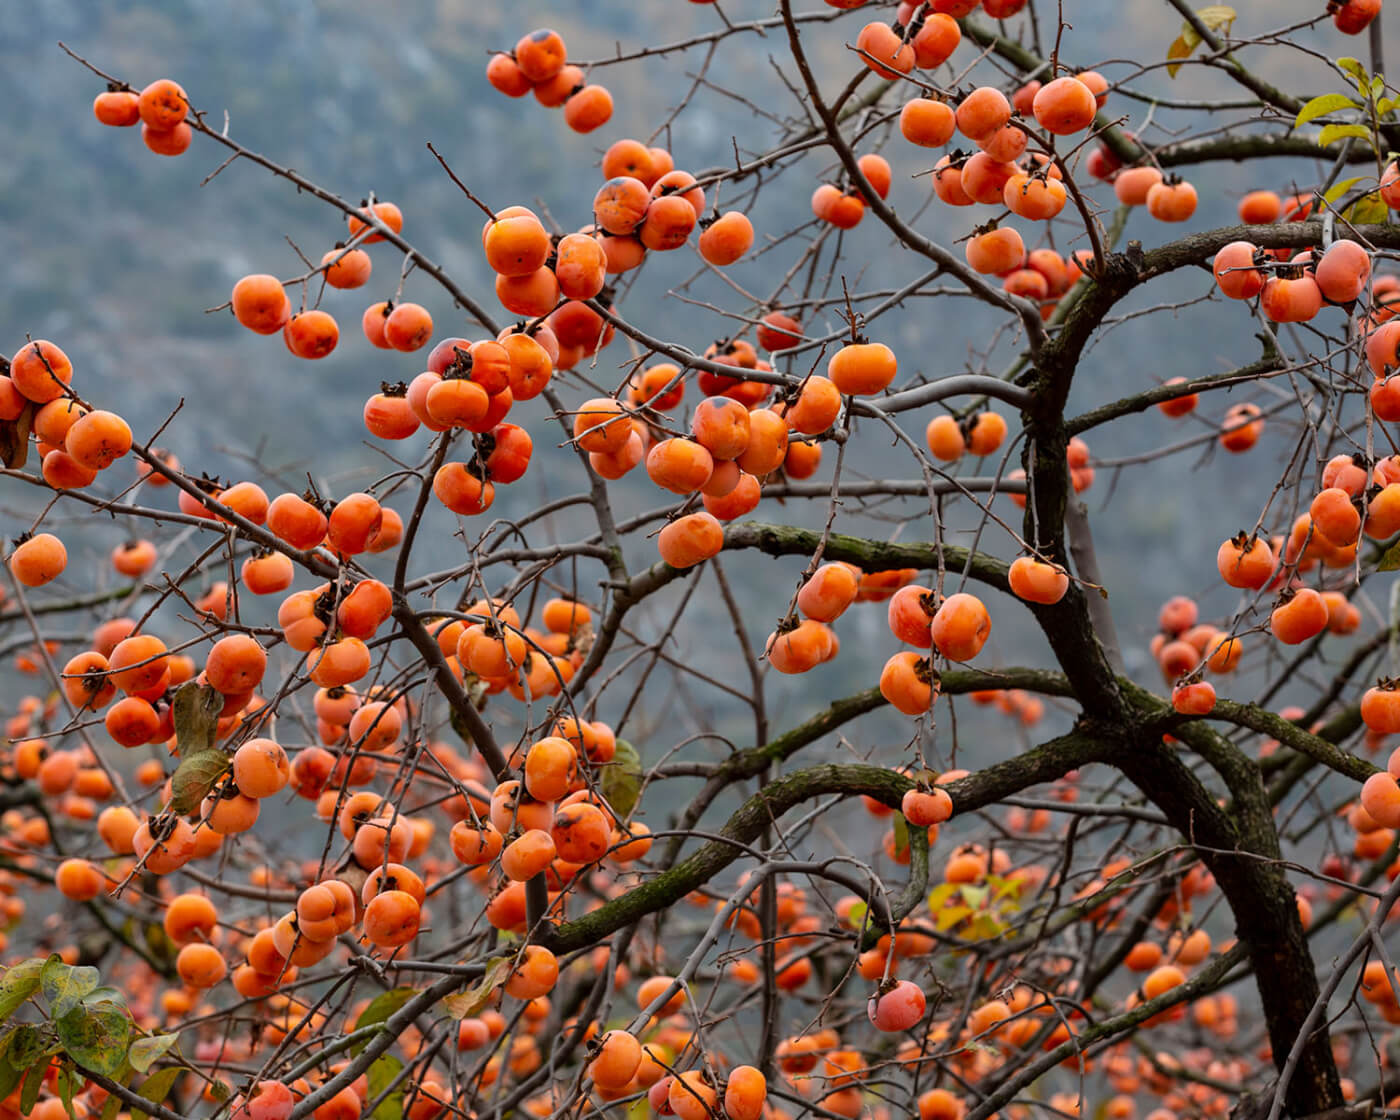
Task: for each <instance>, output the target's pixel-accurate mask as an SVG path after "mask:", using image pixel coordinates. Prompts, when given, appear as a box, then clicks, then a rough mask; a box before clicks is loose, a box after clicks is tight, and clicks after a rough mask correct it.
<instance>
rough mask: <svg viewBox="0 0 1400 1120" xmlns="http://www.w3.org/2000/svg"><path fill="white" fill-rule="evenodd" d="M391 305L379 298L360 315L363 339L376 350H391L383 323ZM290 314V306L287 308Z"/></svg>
mask: <svg viewBox="0 0 1400 1120" xmlns="http://www.w3.org/2000/svg"><path fill="white" fill-rule="evenodd" d="M393 309H394V308H393V305H392V304H391V303H389V302H388V301H387V300H380V301H379V302H378V303H372V304H370V305H369V306H368V307H366V308H365V310H364V313H363V314H362V315H361V316H360V330H361V331H362V332H363V334H364V336H365V339H366V340H367V341H368V342H369V344H370V345H371V346H373V347H374V348H375V349H377V350H392V349H393V347H392V346H390V345H389V342H388V340H387V339H386V338H385V337H384V323H385V322H386V321H387V320H388V318H389V313H390V312H391V311H393ZM288 314H290V307H289V308H288Z"/></svg>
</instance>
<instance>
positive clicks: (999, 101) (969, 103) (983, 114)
mask: <svg viewBox="0 0 1400 1120" xmlns="http://www.w3.org/2000/svg"><path fill="white" fill-rule="evenodd" d="M955 117H956V120H957V125H958V131H959V132H961V133H962V134H963V135H964V136H966V137H967V138H968V139H969V140H971V141H973V142H976V141H978V140H980V139H981V138H982V137H984V136H989V135H990V134H991V133H993V132H996V131H997V130H998V129H1000V128H1002V127H1004V126H1005V125H1006V122H1007V121H1009V120H1010V119H1011V102H1009V101H1007V100H1006V95H1005V94H1004V93H1002V92H1001V90H999V89H996V88H994V87H993V86H979V87H978V88H977V89H974V90H973V91H972V92H971V93H969V94H968V95H967V96H966V97H964V98H963V99H962V100H961V101H960V102H959V103H958V107H957V110H956V113H955Z"/></svg>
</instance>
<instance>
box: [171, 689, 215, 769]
mask: <svg viewBox="0 0 1400 1120" xmlns="http://www.w3.org/2000/svg"><path fill="white" fill-rule="evenodd" d="M223 706H224V698H223V696H222V695H221V694H220V692H219V690H218V689H216V688H213V687H211V686H210V685H207V684H196V683H195V682H194V681H186V682H185V683H184V684H182V685H181V686H180V687H179V688H177V689H176V690H175V699H174V701H173V702H172V704H171V712H170V714H171V717H172V718H173V720H174V722H175V742H176V744H177V746H178V749H179V752H180V757H181V758H189V757H190V755H193V754H198V753H199V752H200V751H207V750H209V748H211V747H212V746H213V745H214V739H215V733H216V732H217V730H218V726H219V712H220V711H221V710H222V709H223Z"/></svg>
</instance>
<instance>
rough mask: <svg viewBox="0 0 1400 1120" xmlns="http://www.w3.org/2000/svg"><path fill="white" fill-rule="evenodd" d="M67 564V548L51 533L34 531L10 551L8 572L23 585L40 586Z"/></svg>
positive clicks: (55, 575)
mask: <svg viewBox="0 0 1400 1120" xmlns="http://www.w3.org/2000/svg"><path fill="white" fill-rule="evenodd" d="M67 566H68V550H67V549H66V548H64V546H63V542H62V541H61V540H59V539H58V538H57V537H56V536H54V535H53V534H52V533H35V534H34V535H33V536H31V537H27V538H25V539H24V540H22V541H21V542H20V543H19V545H18V546H16V548H15V549H14V551H13V552H11V553H10V557H9V567H10V574H11V575H12V576H14V577H15V579H17V580H18V581H19V582H20V583H22V584H24V586H25V587H42V586H43V585H44V584H46V583H48V582H49V581H50V580H54V579H57V578H58V577H59V576H60V575H62V574H63V571H64V569H65V568H66V567H67Z"/></svg>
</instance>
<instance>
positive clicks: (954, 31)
mask: <svg viewBox="0 0 1400 1120" xmlns="http://www.w3.org/2000/svg"><path fill="white" fill-rule="evenodd" d="M961 42H962V28H960V27H959V26H958V22H957V20H955V19H954V18H953V17H952V16H951V15H948V14H947V13H946V12H942V11H934V12H927V13H926V14H925V15H924V21H923V26H922V27H920V28H919V29H918V31H916V32H915V33H914V36H913V38H912V39H911V40H910V46H912V47H913V48H914V63H915V65H916V66H918V67H919V68H920V69H921V70H932V69H933V68H934V67H937V66H942V65H943V63H945V62H947V61H948V59H950V58H952V57H953V52H954V51H956V50H957V49H958V44H959V43H961Z"/></svg>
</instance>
